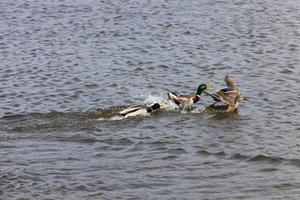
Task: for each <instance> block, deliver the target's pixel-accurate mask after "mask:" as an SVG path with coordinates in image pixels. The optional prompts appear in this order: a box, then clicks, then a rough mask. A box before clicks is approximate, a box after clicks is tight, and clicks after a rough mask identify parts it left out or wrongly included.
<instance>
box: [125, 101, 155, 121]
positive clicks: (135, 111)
mask: <svg viewBox="0 0 300 200" xmlns="http://www.w3.org/2000/svg"><path fill="white" fill-rule="evenodd" d="M159 109H160V105H159V103H154V104H153V105H150V106H133V107H129V108H126V109H125V110H122V111H120V112H119V114H120V115H122V116H124V118H127V117H135V116H138V115H141V116H147V115H150V114H151V113H153V112H154V111H157V110H159Z"/></svg>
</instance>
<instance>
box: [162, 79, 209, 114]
mask: <svg viewBox="0 0 300 200" xmlns="http://www.w3.org/2000/svg"><path fill="white" fill-rule="evenodd" d="M211 86H212V85H211V84H200V85H199V86H198V89H197V93H196V94H195V93H194V94H190V95H177V94H176V93H175V92H170V91H168V99H169V100H171V101H173V102H174V103H175V104H176V105H178V106H179V107H180V109H186V110H191V109H192V108H193V104H194V103H196V102H198V101H199V100H200V97H201V94H202V92H203V91H205V90H206V89H208V88H210V87H211Z"/></svg>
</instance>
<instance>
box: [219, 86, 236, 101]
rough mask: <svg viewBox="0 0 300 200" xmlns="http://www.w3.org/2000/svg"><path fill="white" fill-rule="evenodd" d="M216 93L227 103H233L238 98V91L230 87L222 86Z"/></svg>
mask: <svg viewBox="0 0 300 200" xmlns="http://www.w3.org/2000/svg"><path fill="white" fill-rule="evenodd" d="M217 95H218V96H219V97H220V98H221V99H222V101H225V102H227V103H228V104H235V103H236V100H237V99H239V96H240V92H239V91H238V90H232V89H231V88H223V89H220V90H219V91H218V92H217Z"/></svg>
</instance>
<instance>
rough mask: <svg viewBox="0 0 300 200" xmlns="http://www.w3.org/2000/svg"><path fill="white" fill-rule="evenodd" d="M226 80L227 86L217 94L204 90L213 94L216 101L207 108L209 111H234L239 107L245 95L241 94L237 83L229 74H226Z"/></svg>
mask: <svg viewBox="0 0 300 200" xmlns="http://www.w3.org/2000/svg"><path fill="white" fill-rule="evenodd" d="M224 81H225V83H226V84H227V87H226V88H222V89H219V90H218V91H217V92H216V93H215V94H210V93H208V92H206V91H204V93H205V94H207V95H209V96H211V97H212V98H213V100H214V101H215V103H214V104H212V105H210V106H208V107H207V108H206V110H207V111H223V112H233V111H236V110H237V109H238V107H239V103H240V101H241V100H242V99H243V97H242V96H241V95H240V91H239V88H238V86H237V83H236V81H235V80H233V79H232V78H230V77H229V76H228V75H226V76H225V78H224Z"/></svg>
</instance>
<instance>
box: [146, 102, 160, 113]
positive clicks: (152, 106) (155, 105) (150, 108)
mask: <svg viewBox="0 0 300 200" xmlns="http://www.w3.org/2000/svg"><path fill="white" fill-rule="evenodd" d="M158 109H160V105H159V104H158V103H155V104H153V105H151V106H149V107H147V108H146V110H147V112H148V113H151V112H153V111H155V110H158Z"/></svg>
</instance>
